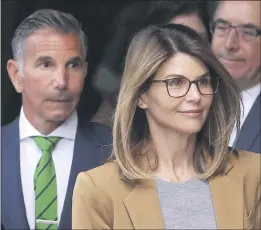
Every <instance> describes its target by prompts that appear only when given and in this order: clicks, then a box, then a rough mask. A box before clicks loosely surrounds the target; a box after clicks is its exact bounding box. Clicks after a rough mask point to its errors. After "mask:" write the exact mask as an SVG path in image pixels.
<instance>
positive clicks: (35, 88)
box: [1, 9, 111, 229]
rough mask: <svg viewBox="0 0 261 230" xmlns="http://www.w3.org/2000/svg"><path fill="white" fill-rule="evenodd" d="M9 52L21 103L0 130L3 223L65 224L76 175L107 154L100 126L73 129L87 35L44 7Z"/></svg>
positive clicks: (70, 20)
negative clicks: (11, 54) (12, 118)
mask: <svg viewBox="0 0 261 230" xmlns="http://www.w3.org/2000/svg"><path fill="white" fill-rule="evenodd" d="M12 49H13V56H14V59H13V60H9V61H8V63H7V70H8V74H9V76H10V79H11V81H12V83H13V85H14V87H15V89H16V91H17V92H18V93H21V94H22V108H21V113H20V116H19V118H17V119H16V120H15V121H14V122H13V123H11V124H9V125H7V126H5V127H3V128H2V163H3V164H2V205H1V206H2V224H3V227H4V228H5V229H29V228H30V229H35V228H36V229H57V228H59V229H71V206H72V202H71V200H72V192H73V188H74V183H75V180H76V177H77V175H78V173H79V172H81V171H85V170H88V169H91V168H94V167H96V166H98V165H100V164H102V163H103V162H104V161H105V159H106V158H107V156H108V155H109V153H110V151H111V150H110V141H111V140H110V139H111V135H110V132H109V131H108V129H107V128H106V127H105V126H102V125H98V124H94V123H90V124H88V125H87V126H86V127H84V128H83V127H79V126H78V117H77V113H76V110H75V109H76V106H77V103H78V101H79V98H80V94H81V90H82V88H83V83H84V77H85V75H86V71H87V63H86V62H85V57H86V50H87V47H86V37H85V34H84V32H83V31H82V30H81V28H80V25H79V23H78V21H77V20H76V19H75V18H74V17H73V16H72V15H69V14H67V13H62V12H59V11H55V10H48V9H44V10H39V11H36V12H34V13H33V14H32V15H30V16H29V17H28V18H26V19H25V20H24V21H23V22H22V23H21V24H20V25H19V26H18V28H17V29H16V31H15V34H14V37H13V40H12Z"/></svg>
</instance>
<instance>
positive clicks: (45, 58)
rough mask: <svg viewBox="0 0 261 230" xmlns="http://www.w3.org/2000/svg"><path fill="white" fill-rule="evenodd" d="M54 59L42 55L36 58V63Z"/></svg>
mask: <svg viewBox="0 0 261 230" xmlns="http://www.w3.org/2000/svg"><path fill="white" fill-rule="evenodd" d="M51 60H53V59H52V57H50V56H40V57H38V58H37V59H36V61H35V62H36V63H39V62H47V61H51Z"/></svg>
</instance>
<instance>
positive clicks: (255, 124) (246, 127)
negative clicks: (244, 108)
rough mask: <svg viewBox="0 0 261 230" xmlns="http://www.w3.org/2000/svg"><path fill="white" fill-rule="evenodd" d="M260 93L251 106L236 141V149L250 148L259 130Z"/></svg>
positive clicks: (260, 130) (260, 129)
mask: <svg viewBox="0 0 261 230" xmlns="http://www.w3.org/2000/svg"><path fill="white" fill-rule="evenodd" d="M260 97H261V94H259V96H258V98H257V99H256V101H255V103H254V105H253V107H252V108H251V110H250V112H249V114H248V116H247V118H246V120H245V122H244V124H243V126H242V128H241V130H240V133H239V136H238V139H237V141H236V145H235V148H236V149H245V150H249V149H251V146H252V144H253V142H254V141H255V139H256V138H257V136H258V134H259V133H260V132H261V128H260V127H261V126H260V118H261V117H260V103H261V101H260V100H261V99H260Z"/></svg>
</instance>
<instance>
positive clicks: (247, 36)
mask: <svg viewBox="0 0 261 230" xmlns="http://www.w3.org/2000/svg"><path fill="white" fill-rule="evenodd" d="M260 9H261V2H260V1H212V2H210V11H209V13H210V15H213V18H212V20H211V31H212V34H213V37H212V49H213V51H214V53H215V54H216V56H217V58H218V59H219V60H220V62H221V63H222V64H223V65H224V66H225V68H226V69H227V71H228V72H229V73H230V74H231V75H232V77H233V78H234V79H235V81H236V82H237V83H238V85H239V86H240V88H241V90H242V103H243V105H242V114H241V124H240V125H241V129H240V132H239V133H238V134H237V132H236V130H234V132H233V133H232V135H231V138H230V146H233V147H235V148H237V149H245V150H248V151H252V152H257V153H260V152H261V149H260V141H261V125H260V118H261V117H260V104H261V99H260V88H261V87H260V86H261V83H260V70H261V69H260V65H261V63H260V62H261V59H260V55H261V53H260V52H261V42H260V36H261V20H260V17H261V15H260Z"/></svg>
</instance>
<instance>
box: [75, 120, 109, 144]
mask: <svg viewBox="0 0 261 230" xmlns="http://www.w3.org/2000/svg"><path fill="white" fill-rule="evenodd" d="M78 132H80V133H81V134H82V135H83V136H84V137H85V138H87V139H88V140H90V141H91V142H92V143H97V144H109V145H110V144H112V130H111V129H110V128H108V127H107V126H105V125H102V124H99V123H96V122H86V123H79V125H78Z"/></svg>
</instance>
